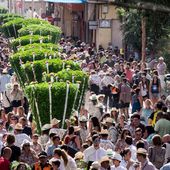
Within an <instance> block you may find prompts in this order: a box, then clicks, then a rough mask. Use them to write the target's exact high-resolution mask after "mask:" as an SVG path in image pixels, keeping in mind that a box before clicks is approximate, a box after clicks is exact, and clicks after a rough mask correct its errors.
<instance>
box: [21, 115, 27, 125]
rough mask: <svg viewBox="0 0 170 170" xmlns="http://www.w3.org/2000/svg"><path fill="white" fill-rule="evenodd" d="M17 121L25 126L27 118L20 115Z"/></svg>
mask: <svg viewBox="0 0 170 170" xmlns="http://www.w3.org/2000/svg"><path fill="white" fill-rule="evenodd" d="M19 123H21V125H22V127H25V126H26V125H27V119H26V118H25V117H20V118H19Z"/></svg>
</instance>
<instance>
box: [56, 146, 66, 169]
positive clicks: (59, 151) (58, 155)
mask: <svg viewBox="0 0 170 170" xmlns="http://www.w3.org/2000/svg"><path fill="white" fill-rule="evenodd" d="M53 152H54V157H55V158H58V159H61V158H62V159H63V161H64V164H65V166H66V165H67V163H68V156H67V153H66V152H65V151H64V150H63V149H60V148H56V149H54V151H53Z"/></svg>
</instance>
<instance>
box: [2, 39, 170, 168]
mask: <svg viewBox="0 0 170 170" xmlns="http://www.w3.org/2000/svg"><path fill="white" fill-rule="evenodd" d="M60 45H61V47H62V49H63V52H62V53H61V57H62V58H63V59H65V60H67V59H71V60H74V61H75V62H78V63H80V65H81V68H82V70H83V71H84V72H87V73H88V74H89V82H88V90H87V91H86V93H85V97H84V101H83V103H82V106H81V109H80V111H79V112H78V111H73V113H72V115H71V117H70V118H69V119H66V120H65V123H66V128H65V129H62V128H60V121H61V120H58V119H57V118H53V119H52V121H51V122H49V124H45V125H43V127H42V128H41V131H42V133H41V134H37V133H36V122H34V119H33V116H32V114H31V108H30V107H29V104H28V100H27V98H26V96H24V93H23V90H22V89H21V88H20V85H19V82H18V79H17V76H16V74H15V72H13V69H12V68H11V65H10V63H9V54H10V49H9V48H8V43H7V41H6V40H5V39H3V38H0V63H1V64H0V94H1V96H0V99H1V110H0V138H1V140H0V152H1V157H0V170H9V169H12V170H25V169H26V170H27V169H32V170H52V169H53V170H78V169H79V170H83V169H84V170H126V169H127V170H156V169H161V170H169V169H170V163H169V161H170V114H169V112H170V96H168V95H169V94H168V90H167V89H168V85H167V81H166V74H167V66H166V63H165V62H164V58H163V57H160V58H159V59H158V60H156V59H154V58H152V59H151V61H150V62H148V63H141V62H140V56H139V55H138V54H137V53H132V52H131V53H130V54H129V56H128V57H127V56H125V55H124V53H123V51H122V50H120V49H119V48H118V47H115V48H113V47H112V45H111V44H109V45H108V48H107V49H104V48H103V47H102V46H99V48H98V50H96V49H95V45H94V44H93V45H89V44H86V43H84V42H81V41H77V42H73V41H72V40H71V39H61V41H60Z"/></svg>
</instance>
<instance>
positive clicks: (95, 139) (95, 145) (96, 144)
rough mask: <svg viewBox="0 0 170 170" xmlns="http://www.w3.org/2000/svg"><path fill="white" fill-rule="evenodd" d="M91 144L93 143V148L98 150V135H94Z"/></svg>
mask: <svg viewBox="0 0 170 170" xmlns="http://www.w3.org/2000/svg"><path fill="white" fill-rule="evenodd" d="M92 143H93V146H94V147H95V148H99V144H100V137H99V135H98V134H95V135H93V136H92Z"/></svg>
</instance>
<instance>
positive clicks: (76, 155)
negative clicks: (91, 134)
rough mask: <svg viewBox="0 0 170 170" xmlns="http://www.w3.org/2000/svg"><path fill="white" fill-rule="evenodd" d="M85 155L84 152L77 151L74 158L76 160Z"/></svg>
mask: <svg viewBox="0 0 170 170" xmlns="http://www.w3.org/2000/svg"><path fill="white" fill-rule="evenodd" d="M83 157H84V154H83V152H77V153H76V154H75V156H74V159H75V160H76V159H83Z"/></svg>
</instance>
